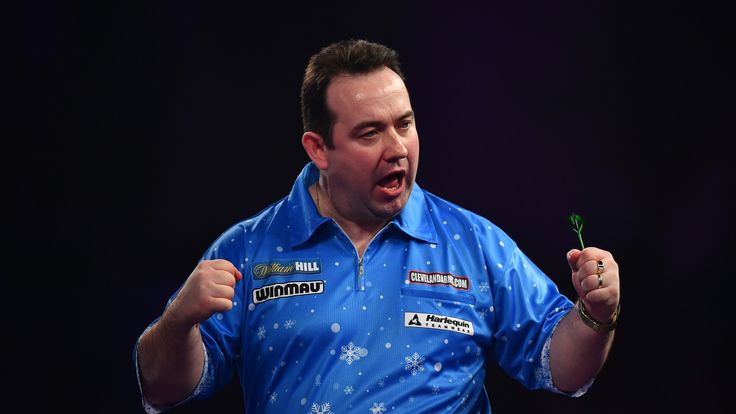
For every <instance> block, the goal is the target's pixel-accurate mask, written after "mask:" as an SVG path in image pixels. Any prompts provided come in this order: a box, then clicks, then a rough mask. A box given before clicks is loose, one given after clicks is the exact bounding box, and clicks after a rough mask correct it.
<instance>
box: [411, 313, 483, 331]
mask: <svg viewBox="0 0 736 414" xmlns="http://www.w3.org/2000/svg"><path fill="white" fill-rule="evenodd" d="M404 326H405V327H409V328H429V329H440V330H443V331H454V332H458V333H461V334H465V335H470V336H473V334H474V333H475V331H474V330H473V322H470V321H466V320H464V319H459V318H453V317H450V316H445V315H434V314H431V313H419V312H404Z"/></svg>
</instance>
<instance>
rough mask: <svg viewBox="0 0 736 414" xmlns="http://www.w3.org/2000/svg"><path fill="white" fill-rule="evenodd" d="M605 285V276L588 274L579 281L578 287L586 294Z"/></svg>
mask: <svg viewBox="0 0 736 414" xmlns="http://www.w3.org/2000/svg"><path fill="white" fill-rule="evenodd" d="M604 287H605V278H604V277H603V276H600V277H599V275H590V276H588V277H586V278H584V279H583V280H581V281H580V289H581V290H582V292H583V296H581V297H584V296H587V294H588V293H590V292H592V291H594V290H598V289H602V288H604Z"/></svg>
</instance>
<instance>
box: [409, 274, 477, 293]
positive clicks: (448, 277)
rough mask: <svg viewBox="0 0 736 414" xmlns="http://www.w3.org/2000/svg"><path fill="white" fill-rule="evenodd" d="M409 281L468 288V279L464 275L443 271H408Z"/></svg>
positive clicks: (462, 288)
mask: <svg viewBox="0 0 736 414" xmlns="http://www.w3.org/2000/svg"><path fill="white" fill-rule="evenodd" d="M409 283H418V284H421V285H444V286H452V287H454V288H455V289H461V290H468V289H469V288H470V281H469V280H468V278H467V277H465V276H457V275H453V274H452V273H444V272H432V273H428V272H420V271H418V270H411V271H409Z"/></svg>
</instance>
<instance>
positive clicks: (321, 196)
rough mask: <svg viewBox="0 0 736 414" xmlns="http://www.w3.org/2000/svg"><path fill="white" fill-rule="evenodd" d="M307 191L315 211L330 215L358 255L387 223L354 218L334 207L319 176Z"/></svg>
mask: <svg viewBox="0 0 736 414" xmlns="http://www.w3.org/2000/svg"><path fill="white" fill-rule="evenodd" d="M309 193H310V194H311V195H312V199H313V200H314V204H315V205H316V206H317V211H318V212H319V214H321V215H322V216H324V217H330V218H331V219H333V220H335V222H336V223H337V224H338V225H339V226H340V228H341V229H342V230H343V231H344V232H345V234H346V235H347V236H348V238H349V239H350V241H351V242H352V243H353V246H354V247H355V250H356V251H357V252H358V256H360V257H362V256H363V252H365V249H366V248H368V243H370V241H371V240H372V239H373V237H374V236H375V235H376V234H377V233H378V232H379V231H381V229H382V228H384V227H385V226H386V224H388V222H389V220H388V219H385V220H355V219H351V218H349V217H347V216H346V215H344V214H340V212H339V211H338V210H337V209H336V208H334V205H333V204H332V200H331V199H330V197H329V196H328V194H329V192H328V191H327V189H326V183H325V182H324V181H323V180H322V178H321V177H320V180H319V181H318V182H316V183H314V184H312V185H311V186H310V187H309Z"/></svg>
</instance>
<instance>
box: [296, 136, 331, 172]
mask: <svg viewBox="0 0 736 414" xmlns="http://www.w3.org/2000/svg"><path fill="white" fill-rule="evenodd" d="M302 146H303V147H304V150H305V151H307V155H308V156H309V158H310V159H311V160H312V162H314V164H315V165H316V166H317V168H319V169H320V170H326V169H327V166H328V164H329V163H328V162H327V148H326V147H325V140H324V139H323V138H322V136H321V135H320V134H318V133H316V132H312V131H307V132H305V133H304V135H302Z"/></svg>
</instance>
